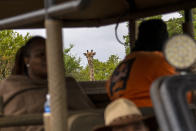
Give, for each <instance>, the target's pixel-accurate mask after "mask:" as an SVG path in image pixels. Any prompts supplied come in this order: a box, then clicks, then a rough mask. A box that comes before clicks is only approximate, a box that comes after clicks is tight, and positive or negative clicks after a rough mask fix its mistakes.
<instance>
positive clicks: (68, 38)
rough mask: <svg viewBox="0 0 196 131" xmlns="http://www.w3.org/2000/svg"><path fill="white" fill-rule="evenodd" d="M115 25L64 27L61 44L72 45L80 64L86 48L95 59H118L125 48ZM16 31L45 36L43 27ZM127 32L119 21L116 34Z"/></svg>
mask: <svg viewBox="0 0 196 131" xmlns="http://www.w3.org/2000/svg"><path fill="white" fill-rule="evenodd" d="M172 17H180V15H179V14H178V13H170V14H165V15H163V17H162V19H163V20H165V21H167V20H169V19H170V18H172ZM114 28H115V25H109V26H103V27H99V28H66V29H63V45H64V48H68V47H69V45H70V44H73V45H74V47H73V49H72V50H71V52H70V53H71V54H72V55H74V56H76V57H77V58H79V57H80V58H81V63H80V64H81V65H82V66H85V65H86V64H87V59H86V57H85V56H84V55H83V53H85V52H86V51H87V50H89V51H90V50H93V51H94V52H96V55H95V56H94V58H95V59H98V60H100V61H107V59H108V58H109V56H110V55H113V54H114V55H117V56H119V58H120V59H123V58H124V57H125V48H124V46H123V45H121V44H120V43H118V41H117V40H116V38H115V31H114ZM15 31H16V32H18V33H20V34H22V35H26V34H27V32H29V33H30V35H32V36H34V35H41V36H43V37H46V33H45V29H26V30H15ZM127 34H128V28H127V22H124V23H121V24H120V25H119V27H118V36H119V38H120V39H121V41H124V40H123V36H124V35H127Z"/></svg>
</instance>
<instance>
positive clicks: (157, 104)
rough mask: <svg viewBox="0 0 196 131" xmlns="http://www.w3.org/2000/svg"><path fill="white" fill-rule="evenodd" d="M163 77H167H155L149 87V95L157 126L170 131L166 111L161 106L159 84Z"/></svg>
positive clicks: (164, 130)
mask: <svg viewBox="0 0 196 131" xmlns="http://www.w3.org/2000/svg"><path fill="white" fill-rule="evenodd" d="M165 79H167V77H161V78H159V79H157V80H156V81H155V82H153V84H152V85H151V88H150V96H151V99H152V103H153V107H154V112H155V114H156V117H157V121H158V123H159V126H160V127H161V130H163V131H171V127H170V124H169V122H168V117H167V113H166V110H165V108H164V106H163V101H162V99H161V95H160V86H161V84H162V83H163V82H164V80H165Z"/></svg>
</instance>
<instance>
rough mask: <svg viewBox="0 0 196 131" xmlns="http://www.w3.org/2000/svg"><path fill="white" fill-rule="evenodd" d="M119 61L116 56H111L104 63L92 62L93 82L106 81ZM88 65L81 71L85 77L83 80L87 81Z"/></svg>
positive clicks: (96, 60) (95, 60)
mask: <svg viewBox="0 0 196 131" xmlns="http://www.w3.org/2000/svg"><path fill="white" fill-rule="evenodd" d="M119 62H120V60H119V57H118V56H117V55H111V56H110V57H109V58H108V60H107V61H106V62H101V61H99V60H98V59H94V60H93V65H94V77H95V80H107V79H108V78H109V77H110V76H111V74H112V72H113V71H114V69H115V68H116V66H117V65H118V64H119ZM88 68H89V67H88V65H87V66H86V67H85V68H84V69H83V70H82V71H81V73H82V74H83V75H84V74H85V75H84V76H85V79H84V80H89V69H88Z"/></svg>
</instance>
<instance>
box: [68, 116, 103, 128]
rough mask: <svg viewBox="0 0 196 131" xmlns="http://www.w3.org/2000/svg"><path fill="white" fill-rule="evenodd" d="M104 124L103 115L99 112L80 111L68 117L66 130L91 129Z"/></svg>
mask: <svg viewBox="0 0 196 131" xmlns="http://www.w3.org/2000/svg"><path fill="white" fill-rule="evenodd" d="M100 125H104V115H103V113H100V112H98V113H97V112H82V113H78V114H74V115H72V116H70V117H69V118H68V131H93V129H95V128H96V127H98V126H100Z"/></svg>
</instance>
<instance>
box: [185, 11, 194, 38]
mask: <svg viewBox="0 0 196 131" xmlns="http://www.w3.org/2000/svg"><path fill="white" fill-rule="evenodd" d="M184 18H185V23H183V32H184V33H185V34H188V35H189V36H191V37H192V38H194V26H193V18H192V10H191V9H187V10H184Z"/></svg>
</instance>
